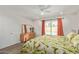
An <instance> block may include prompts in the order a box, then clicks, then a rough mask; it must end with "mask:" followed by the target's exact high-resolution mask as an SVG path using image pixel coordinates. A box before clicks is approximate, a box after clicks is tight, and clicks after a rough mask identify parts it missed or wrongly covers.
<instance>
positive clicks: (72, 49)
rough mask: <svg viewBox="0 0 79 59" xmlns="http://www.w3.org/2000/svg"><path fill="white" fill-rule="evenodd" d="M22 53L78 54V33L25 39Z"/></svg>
mask: <svg viewBox="0 0 79 59" xmlns="http://www.w3.org/2000/svg"><path fill="white" fill-rule="evenodd" d="M21 53H23V54H78V53H79V34H76V33H73V32H71V33H69V34H68V35H66V36H49V35H43V36H39V37H36V38H34V39H31V40H29V41H27V42H26V43H25V44H23V46H22V48H21Z"/></svg>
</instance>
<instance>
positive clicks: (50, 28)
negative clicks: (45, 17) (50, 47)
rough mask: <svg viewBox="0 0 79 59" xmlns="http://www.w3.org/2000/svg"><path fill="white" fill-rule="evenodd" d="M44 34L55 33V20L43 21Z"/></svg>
mask: <svg viewBox="0 0 79 59" xmlns="http://www.w3.org/2000/svg"><path fill="white" fill-rule="evenodd" d="M45 34H46V35H57V20H50V21H45Z"/></svg>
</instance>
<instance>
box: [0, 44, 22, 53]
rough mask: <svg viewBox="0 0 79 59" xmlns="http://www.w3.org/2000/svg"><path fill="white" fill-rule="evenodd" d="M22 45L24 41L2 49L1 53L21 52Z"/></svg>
mask: <svg viewBox="0 0 79 59" xmlns="http://www.w3.org/2000/svg"><path fill="white" fill-rule="evenodd" d="M22 45H23V43H17V44H15V45H11V46H9V47H6V48H3V49H0V54H20V50H21V47H22Z"/></svg>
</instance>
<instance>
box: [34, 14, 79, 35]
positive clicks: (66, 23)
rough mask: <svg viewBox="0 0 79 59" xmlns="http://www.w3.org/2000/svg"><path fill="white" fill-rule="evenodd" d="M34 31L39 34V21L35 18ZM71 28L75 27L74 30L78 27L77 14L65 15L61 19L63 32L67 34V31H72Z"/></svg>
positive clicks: (78, 16) (78, 17) (78, 18)
mask: <svg viewBox="0 0 79 59" xmlns="http://www.w3.org/2000/svg"><path fill="white" fill-rule="evenodd" d="M34 26H35V31H36V34H37V35H39V36H40V35H41V28H42V27H41V26H42V25H41V21H40V20H35V22H34ZM72 29H75V30H76V32H77V30H78V29H79V15H66V16H64V19H63V31H64V34H65V35H67V34H68V33H70V32H72Z"/></svg>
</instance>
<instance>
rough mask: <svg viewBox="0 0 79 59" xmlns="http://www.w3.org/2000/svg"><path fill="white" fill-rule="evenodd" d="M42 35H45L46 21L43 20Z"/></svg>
mask: <svg viewBox="0 0 79 59" xmlns="http://www.w3.org/2000/svg"><path fill="white" fill-rule="evenodd" d="M42 35H45V20H42Z"/></svg>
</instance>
